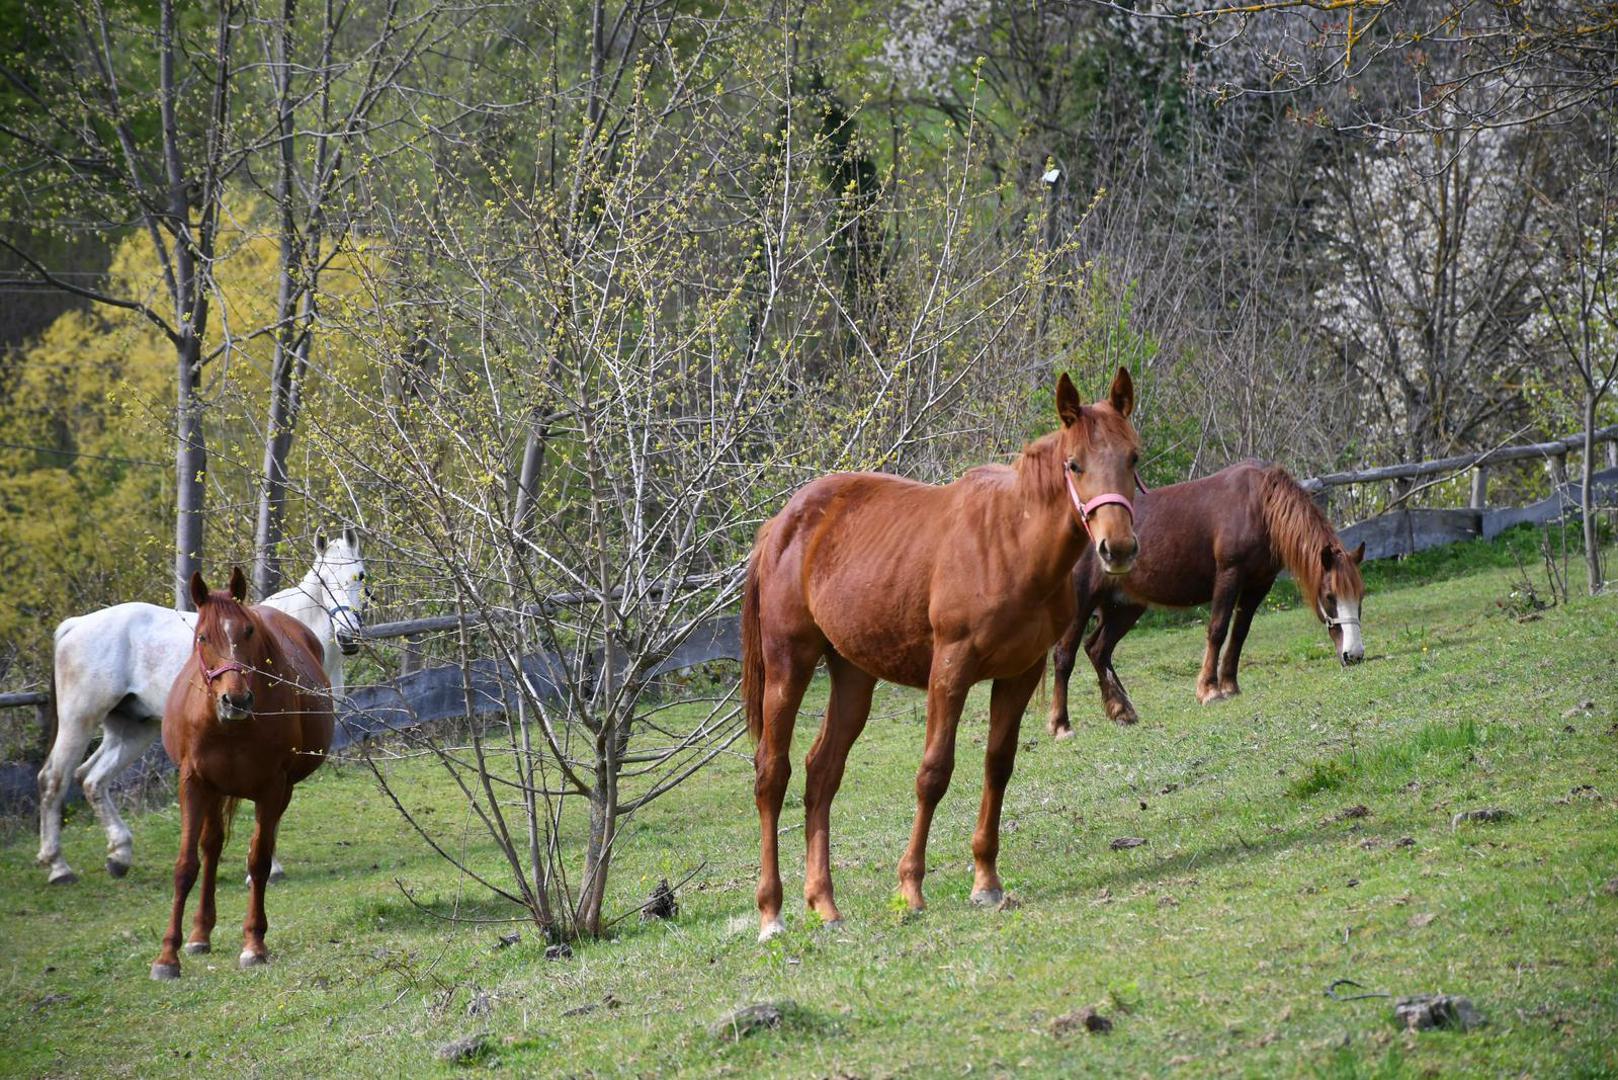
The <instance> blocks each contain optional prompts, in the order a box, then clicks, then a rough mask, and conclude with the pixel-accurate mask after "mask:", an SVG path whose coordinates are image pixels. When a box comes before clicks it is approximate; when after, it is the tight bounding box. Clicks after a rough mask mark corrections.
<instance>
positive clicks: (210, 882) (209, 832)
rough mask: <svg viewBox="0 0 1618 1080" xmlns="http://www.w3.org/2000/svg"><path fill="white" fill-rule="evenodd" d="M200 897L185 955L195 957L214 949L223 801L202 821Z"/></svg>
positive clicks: (213, 805)
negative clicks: (216, 883) (215, 902)
mask: <svg viewBox="0 0 1618 1080" xmlns="http://www.w3.org/2000/svg"><path fill="white" fill-rule="evenodd" d="M201 843H202V895H201V896H199V897H198V898H197V917H196V919H195V920H194V921H193V922H192V924H191V939H190V940H189V941H187V942H186V943H185V954H186V955H187V956H196V955H198V954H200V953H205V952H209V951H211V950H212V948H213V928H214V923H215V922H216V921H217V919H218V915H217V911H216V909H215V907H214V883H215V882H216V881H218V878H219V854H220V852H221V851H222V850H223V849H224V846H225V801H224V800H223V799H214V800H213V801H212V802H211V803H210V804H209V805H208V806H207V807H206V808H205V811H204V815H203V820H202V836H201Z"/></svg>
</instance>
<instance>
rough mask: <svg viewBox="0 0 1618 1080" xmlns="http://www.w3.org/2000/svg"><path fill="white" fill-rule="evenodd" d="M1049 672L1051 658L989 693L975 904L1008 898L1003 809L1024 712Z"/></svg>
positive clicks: (976, 844)
mask: <svg viewBox="0 0 1618 1080" xmlns="http://www.w3.org/2000/svg"><path fill="white" fill-rule="evenodd" d="M1044 676H1045V658H1044V657H1043V656H1042V657H1040V658H1039V663H1037V664H1035V665H1034V666H1033V667H1031V668H1029V669H1028V670H1027V671H1026V672H1024V673H1023V674H1021V675H1018V676H1017V677H1016V678H1014V679H996V680H995V681H994V689H993V690H992V691H991V692H990V694H989V746H988V749H987V750H986V751H985V752H984V755H983V803H982V805H981V806H980V807H979V808H978V827H977V830H976V831H975V832H973V834H972V865H973V873H972V903H974V904H978V905H981V906H984V907H992V906H994V905H996V904H998V903H1000V901H1001V900H1003V899H1005V891H1004V890H1003V889H1002V888H1001V887H1000V872H999V868H998V866H997V863H996V860H997V859H998V858H999V856H1000V807H1001V804H1002V803H1003V801H1004V800H1005V796H1006V784H1007V783H1008V782H1009V781H1010V780H1011V769H1012V766H1013V765H1014V764H1015V763H1016V760H1017V733H1018V731H1020V730H1021V729H1022V714H1023V713H1024V712H1025V711H1026V710H1027V708H1028V699H1029V698H1031V697H1033V696H1034V690H1035V688H1037V687H1038V686H1039V680H1040V679H1042V678H1043V677H1044Z"/></svg>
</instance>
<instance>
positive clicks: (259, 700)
mask: <svg viewBox="0 0 1618 1080" xmlns="http://www.w3.org/2000/svg"><path fill="white" fill-rule="evenodd" d="M246 596H247V579H246V578H245V577H243V576H242V572H241V568H240V567H238V568H236V569H235V570H233V571H232V572H231V575H230V592H229V593H224V592H216V593H210V592H209V591H208V586H207V585H206V584H204V582H203V580H202V575H201V574H192V575H191V599H192V600H193V601H194V602H195V603H196V606H197V629H196V636H195V639H194V642H193V645H192V650H191V657H190V659H188V660H187V661H186V663H185V667H183V668H181V669H180V674H179V676H178V677H177V678H176V679H175V681H174V688H173V689H172V690H171V691H169V698H168V703H167V706H166V708H165V709H164V712H163V747H164V749H166V750H168V752H169V757H171V758H173V759H174V763H175V764H176V765H178V766H179V770H180V857H179V859H178V860H177V861H176V862H175V864H174V909H173V911H172V913H171V914H170V916H169V929H168V933H167V934H166V935H164V937H163V949H162V951H161V952H159V953H158V954H157V962H156V963H154V964H153V965H152V978H154V979H177V978H179V977H180V957H179V951H178V950H179V948H180V920H181V918H182V917H183V916H184V914H185V898H186V896H187V894H189V893H190V892H191V886H192V885H193V884H194V883H195V882H196V880H197V847H198V845H199V844H200V845H201V848H202V900H201V902H200V903H199V904H198V905H197V916H196V921H195V923H194V924H193V925H192V929H191V938H190V940H189V941H187V942H186V943H185V951H186V952H187V953H205V952H208V951H209V949H210V938H211V936H212V934H213V926H214V879H215V876H216V873H217V871H218V868H219V853H220V851H221V850H222V849H223V848H224V845H225V837H226V835H227V833H228V832H229V826H230V819H231V817H232V816H233V815H234V813H235V810H236V803H237V802H238V801H239V800H241V799H251V800H253V802H254V803H255V804H256V805H257V810H258V814H257V818H258V820H257V824H256V826H255V828H254V829H253V843H252V846H251V848H250V849H249V851H248V855H247V872H248V874H249V876H250V886H251V892H250V895H249V898H248V902H247V919H246V921H245V922H244V923H243V925H242V933H243V947H242V955H241V960H240V964H241V966H242V967H243V968H249V967H253V966H255V965H257V964H263V963H267V962H268V961H269V953H268V952H267V951H266V950H265V948H264V931H265V930H266V929H268V926H269V923H268V921H267V920H266V919H265V917H264V886H265V884H266V883H267V882H268V881H269V878H270V860H271V859H272V858H273V856H274V855H275V829H276V826H277V825H278V824H279V823H280V821H281V815H282V813H284V812H285V811H286V808H287V803H289V802H290V801H291V800H292V785H293V784H296V783H297V782H298V781H299V780H302V779H303V778H304V777H306V776H308V775H309V774H310V773H312V772H314V771H315V770H316V769H317V768H319V767H320V763H321V762H322V761H324V760H325V759H326V749H327V748H328V747H329V746H330V745H331V736H332V707H331V685H330V684H329V683H328V682H327V681H326V671H325V668H324V667H323V666H322V663H321V659H322V656H323V655H324V649H323V647H322V646H321V643H320V640H319V639H318V638H316V637H315V635H314V633H313V632H312V631H310V630H309V628H308V627H306V626H304V625H303V624H302V623H300V622H298V621H297V620H296V619H294V618H292V617H291V616H290V615H286V614H283V613H282V612H279V611H277V610H275V609H274V608H269V607H263V606H259V607H247V606H245V605H244V604H243V603H242V600H243V599H244V598H245V597H246Z"/></svg>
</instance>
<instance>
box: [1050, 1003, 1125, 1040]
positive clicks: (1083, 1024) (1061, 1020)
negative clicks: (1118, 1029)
mask: <svg viewBox="0 0 1618 1080" xmlns="http://www.w3.org/2000/svg"><path fill="white" fill-rule="evenodd" d="M1111 1030H1112V1021H1111V1020H1108V1019H1107V1018H1106V1017H1105V1016H1102V1015H1101V1014H1100V1013H1098V1012H1096V1011H1095V1010H1094V1009H1092V1008H1090V1007H1089V1006H1088V1005H1087V1006H1085V1007H1084V1008H1082V1009H1080V1010H1078V1011H1077V1012H1070V1013H1068V1014H1067V1015H1066V1016H1058V1017H1057V1018H1056V1019H1055V1020H1052V1021H1051V1034H1052V1035H1054V1036H1056V1037H1057V1038H1058V1039H1065V1038H1067V1037H1068V1036H1069V1035H1072V1034H1073V1033H1074V1032H1076V1031H1087V1032H1089V1033H1090V1034H1091V1035H1105V1034H1106V1033H1107V1032H1109V1031H1111Z"/></svg>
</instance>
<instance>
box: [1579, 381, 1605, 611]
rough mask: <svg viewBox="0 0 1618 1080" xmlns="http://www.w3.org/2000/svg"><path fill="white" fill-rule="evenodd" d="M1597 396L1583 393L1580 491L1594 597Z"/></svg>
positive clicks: (1597, 578)
mask: <svg viewBox="0 0 1618 1080" xmlns="http://www.w3.org/2000/svg"><path fill="white" fill-rule="evenodd" d="M1595 431H1596V396H1595V393H1594V392H1593V391H1591V390H1586V391H1585V392H1584V463H1583V466H1582V468H1581V472H1582V473H1583V477H1582V479H1583V481H1584V483H1583V488H1584V489H1583V490H1582V491H1581V492H1580V493H1579V514H1580V516H1581V517H1582V518H1583V524H1584V564H1585V568H1586V569H1587V570H1588V571H1589V585H1590V595H1591V596H1594V595H1595V594H1596V593H1598V592H1600V591H1601V543H1600V530H1598V529H1597V528H1596V515H1595V492H1594V491H1593V483H1592V478H1593V476H1594V475H1595V461H1596V446H1595Z"/></svg>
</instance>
